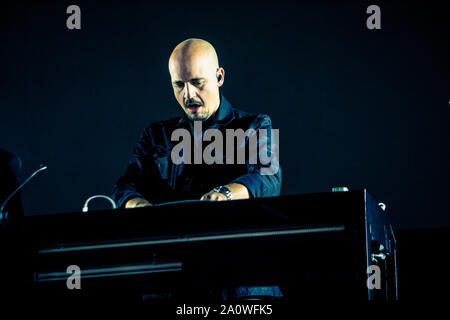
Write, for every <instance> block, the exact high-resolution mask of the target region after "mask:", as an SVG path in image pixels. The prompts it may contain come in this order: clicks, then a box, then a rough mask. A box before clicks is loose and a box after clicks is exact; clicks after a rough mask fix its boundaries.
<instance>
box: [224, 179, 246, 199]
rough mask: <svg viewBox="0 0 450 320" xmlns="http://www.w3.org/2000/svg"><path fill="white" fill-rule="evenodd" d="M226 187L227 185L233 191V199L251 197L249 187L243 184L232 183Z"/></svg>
mask: <svg viewBox="0 0 450 320" xmlns="http://www.w3.org/2000/svg"><path fill="white" fill-rule="evenodd" d="M224 187H227V188H228V189H229V190H230V191H231V194H232V199H233V200H238V199H249V198H250V192H249V191H248V189H247V187H246V186H244V185H243V184H240V183H230V184H227V185H225V186H224Z"/></svg>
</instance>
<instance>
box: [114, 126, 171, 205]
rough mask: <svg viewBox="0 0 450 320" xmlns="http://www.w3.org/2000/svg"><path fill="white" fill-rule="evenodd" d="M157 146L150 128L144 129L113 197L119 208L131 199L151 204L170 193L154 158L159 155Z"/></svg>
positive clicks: (159, 147)
mask: <svg viewBox="0 0 450 320" xmlns="http://www.w3.org/2000/svg"><path fill="white" fill-rule="evenodd" d="M160 149H161V146H156V145H155V144H154V143H153V139H152V130H151V128H150V127H147V128H146V129H144V132H143V133H142V135H141V137H140V138H139V140H138V142H137V144H136V146H135V148H134V150H133V155H132V157H131V159H130V161H129V163H128V166H127V168H126V172H125V174H124V175H123V176H122V177H121V178H120V179H119V180H118V181H117V182H116V184H115V186H114V189H113V193H112V197H113V199H114V200H115V201H116V204H117V207H119V208H121V207H124V206H125V203H126V202H127V201H128V200H130V199H131V198H135V197H139V198H144V199H147V200H148V201H150V202H154V201H158V199H160V198H163V197H164V195H165V194H167V193H168V192H169V187H168V185H167V182H166V181H163V179H162V178H161V175H160V173H159V170H158V168H157V165H156V163H155V160H154V157H156V156H157V155H158V152H160V151H157V150H160Z"/></svg>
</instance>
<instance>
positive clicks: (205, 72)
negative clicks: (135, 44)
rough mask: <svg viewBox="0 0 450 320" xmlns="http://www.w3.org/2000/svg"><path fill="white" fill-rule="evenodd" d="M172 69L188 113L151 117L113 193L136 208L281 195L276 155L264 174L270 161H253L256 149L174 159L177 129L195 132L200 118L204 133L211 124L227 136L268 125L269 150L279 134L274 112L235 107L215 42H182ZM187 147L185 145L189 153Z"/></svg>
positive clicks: (174, 84) (171, 62)
mask: <svg viewBox="0 0 450 320" xmlns="http://www.w3.org/2000/svg"><path fill="white" fill-rule="evenodd" d="M169 72H170V77H171V84H172V88H173V93H174V96H175V99H176V100H177V102H178V104H179V105H180V106H181V108H182V110H183V111H184V115H183V116H182V117H176V118H172V119H169V120H163V121H158V122H154V123H151V124H150V125H148V126H147V127H146V128H145V129H144V132H143V134H142V135H141V137H140V139H139V141H138V142H137V145H136V147H135V149H134V152H133V156H132V158H131V160H130V162H129V164H128V167H127V170H126V173H125V175H124V176H123V177H121V178H120V179H119V180H118V181H117V183H116V185H115V187H114V192H113V197H114V198H115V200H116V202H117V204H118V206H119V207H124V208H135V207H145V206H150V205H152V204H153V203H161V202H169V201H176V200H187V199H200V200H217V201H220V200H233V199H248V198H258V197H266V196H277V195H279V194H280V187H281V169H280V168H279V166H278V162H277V161H278V159H277V158H276V157H275V158H272V161H273V162H276V163H277V170H276V172H274V174H269V175H263V174H261V169H263V168H264V167H267V164H262V163H260V162H259V161H258V163H254V162H252V161H249V157H250V152H249V154H248V155H246V161H245V163H237V161H235V162H233V161H231V162H232V164H229V162H230V161H228V162H227V161H217V162H215V163H213V164H205V163H203V162H202V163H200V164H199V163H194V164H193V163H174V161H173V160H172V159H173V157H172V156H171V153H172V151H173V150H174V147H175V145H176V144H177V141H172V136H173V133H174V131H175V130H177V129H184V130H187V132H190V133H191V134H192V137H195V130H196V128H198V127H199V123H200V124H201V128H202V132H201V136H203V135H204V134H205V132H206V130H208V129H216V130H219V131H220V132H221V133H223V136H226V134H225V132H226V130H227V129H234V130H237V129H242V130H243V131H247V130H248V129H253V130H254V132H258V130H260V129H265V130H267V132H268V134H267V137H266V138H258V141H257V143H258V146H260V147H261V146H262V147H263V148H262V150H263V152H267V153H268V154H270V153H271V148H273V141H272V140H273V139H272V136H271V134H270V133H271V130H272V124H271V120H270V117H269V116H267V115H263V114H257V115H252V114H249V113H247V112H244V111H242V110H239V109H236V108H233V107H232V106H231V104H230V103H229V102H228V101H227V100H226V99H225V97H224V96H223V95H221V93H220V90H219V88H220V87H221V86H222V85H223V83H224V81H225V70H224V69H223V68H222V67H220V66H219V60H218V58H217V54H216V51H215V49H214V47H213V46H212V45H211V44H210V43H209V42H207V41H205V40H201V39H187V40H185V41H183V42H181V43H180V44H178V45H177V46H176V47H175V49H174V50H173V52H172V54H171V55H170V58H169ZM248 143H249V139H248V138H247V139H246V140H245V145H242V144H241V145H240V146H236V153H237V151H238V150H237V148H241V150H240V151H242V148H244V149H245V148H247V149H248V148H249V146H248ZM193 144H194V143H193ZM186 151H187V150H183V152H184V153H185V154H187V153H186ZM193 152H195V150H194V149H192V152H191V154H193ZM260 152H261V151H260ZM202 154H203V152H202ZM272 156H273V155H272Z"/></svg>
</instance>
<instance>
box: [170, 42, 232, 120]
mask: <svg viewBox="0 0 450 320" xmlns="http://www.w3.org/2000/svg"><path fill="white" fill-rule="evenodd" d="M169 72H170V77H171V80H172V86H173V88H174V94H175V97H176V99H177V101H178V103H179V104H180V105H181V107H182V108H183V110H184V111H185V112H186V114H187V115H188V117H189V118H191V119H193V120H206V119H208V118H209V117H210V116H211V115H213V114H214V113H215V112H216V110H217V108H218V107H219V105H220V93H219V87H220V86H222V84H223V80H224V75H225V71H224V70H223V68H220V67H219V61H218V58H217V53H216V50H215V49H214V47H213V46H212V45H211V44H210V43H209V42H208V41H205V40H202V39H187V40H185V41H183V42H181V43H180V44H178V45H177V46H176V47H175V49H174V50H173V51H172V54H171V55H170V58H169ZM219 75H220V78H219V79H220V80H218V76H219Z"/></svg>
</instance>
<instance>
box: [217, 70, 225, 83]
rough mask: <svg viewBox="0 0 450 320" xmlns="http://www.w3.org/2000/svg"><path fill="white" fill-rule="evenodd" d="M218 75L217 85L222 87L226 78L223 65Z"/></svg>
mask: <svg viewBox="0 0 450 320" xmlns="http://www.w3.org/2000/svg"><path fill="white" fill-rule="evenodd" d="M216 76H217V86H218V87H221V86H222V85H223V82H224V80H225V70H224V69H223V68H222V67H220V68H218V69H217V72H216Z"/></svg>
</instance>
